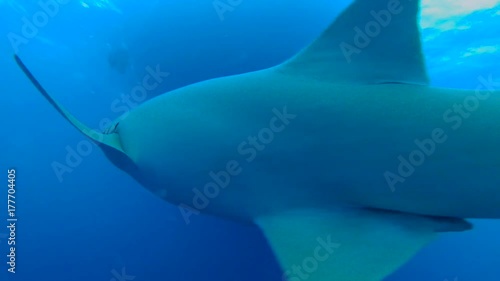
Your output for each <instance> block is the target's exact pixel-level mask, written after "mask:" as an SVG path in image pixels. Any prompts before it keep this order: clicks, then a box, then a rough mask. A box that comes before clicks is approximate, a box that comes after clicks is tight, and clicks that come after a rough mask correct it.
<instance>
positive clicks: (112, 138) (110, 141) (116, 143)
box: [14, 55, 123, 152]
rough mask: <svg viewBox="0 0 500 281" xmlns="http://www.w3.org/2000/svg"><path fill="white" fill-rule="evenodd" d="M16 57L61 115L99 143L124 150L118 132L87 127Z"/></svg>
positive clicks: (35, 84) (27, 75) (23, 69)
mask: <svg viewBox="0 0 500 281" xmlns="http://www.w3.org/2000/svg"><path fill="white" fill-rule="evenodd" d="M14 59H15V60H16V63H17V65H19V67H20V68H21V70H22V71H23V72H24V74H25V75H26V77H28V78H29V79H30V81H31V83H33V85H34V86H35V87H36V88H37V89H38V91H40V93H41V94H42V95H43V96H44V97H45V99H46V100H47V101H48V102H49V103H50V104H51V105H52V106H53V107H54V108H55V109H56V110H57V111H58V112H59V113H61V115H62V116H63V117H64V118H65V119H66V120H68V121H69V122H70V123H71V124H72V125H73V126H75V127H76V128H77V129H78V130H80V131H81V132H82V133H83V134H85V135H86V136H87V137H89V138H91V139H92V140H94V141H96V142H97V143H98V144H104V145H107V146H109V147H112V148H114V149H116V150H118V151H121V152H123V149H122V147H121V144H120V139H119V137H118V135H117V134H114V133H111V134H102V133H100V132H97V131H95V130H92V129H90V128H89V127H87V126H86V125H85V124H83V123H82V122H80V121H79V120H78V119H76V118H75V117H74V116H73V115H72V114H71V113H69V112H68V111H67V110H66V109H65V108H64V107H62V106H61V105H60V104H59V103H58V102H57V101H55V100H54V99H53V98H52V97H51V96H50V95H49V94H48V93H47V91H46V90H45V89H44V88H43V87H42V85H41V84H40V83H39V82H38V81H37V80H36V78H35V77H34V76H33V74H32V73H31V72H30V71H29V69H28V68H27V67H26V65H25V64H24V63H23V62H22V60H21V59H20V58H19V57H18V56H17V55H14Z"/></svg>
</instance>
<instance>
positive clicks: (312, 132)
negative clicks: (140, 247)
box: [16, 0, 500, 281]
mask: <svg viewBox="0 0 500 281" xmlns="http://www.w3.org/2000/svg"><path fill="white" fill-rule="evenodd" d="M418 2H419V1H401V2H399V1H396V0H391V1H386V0H357V1H355V2H354V3H353V4H352V5H351V6H350V7H349V8H347V9H346V10H345V11H344V12H343V13H342V14H341V15H340V16H339V17H338V18H337V19H336V20H335V21H334V23H332V25H331V26H330V27H329V28H328V29H327V30H326V31H325V33H324V34H323V35H322V36H321V37H320V38H318V39H317V40H316V41H315V42H314V43H313V44H311V45H310V46H309V47H308V48H306V49H305V50H304V51H302V52H301V53H299V54H297V55H296V56H295V57H293V58H291V59H290V60H289V61H287V62H285V63H283V64H281V65H278V66H276V67H272V68H269V69H265V70H262V71H257V72H252V73H246V74H241V75H236V76H230V77H223V78H218V79H213V80H209V81H205V82H200V83H197V84H194V85H190V86H187V87H184V88H181V89H178V90H175V91H172V92H170V93H167V94H164V95H162V96H159V97H156V98H154V99H152V100H150V101H147V102H146V103H144V104H143V105H141V106H139V107H138V108H136V109H134V110H133V111H132V112H130V114H128V115H127V116H125V117H124V118H120V119H119V120H117V121H116V123H115V124H114V125H113V126H112V128H110V129H109V130H108V131H107V132H106V133H98V132H94V131H92V130H90V129H89V128H88V127H86V126H85V125H84V124H82V123H80V122H79V121H78V120H77V119H76V118H75V117H73V116H72V115H71V114H70V113H69V112H68V111H67V110H65V109H64V108H63V107H62V106H61V105H59V104H58V103H57V102H56V101H54V100H53V99H52V98H51V97H50V95H49V94H48V93H47V92H46V91H45V90H44V89H43V87H42V86H41V85H40V84H39V83H38V82H37V81H36V79H35V78H34V77H33V75H32V74H31V73H29V71H28V69H27V68H26V66H25V65H24V64H23V63H22V62H21V60H20V59H19V58H18V57H16V60H17V62H18V63H19V65H20V66H21V68H22V69H23V71H24V72H25V73H26V74H27V76H28V77H29V78H30V79H31V81H32V82H33V83H34V84H35V86H37V88H38V89H39V90H40V91H41V93H42V94H43V95H44V96H45V97H46V98H47V99H48V100H49V102H51V104H52V105H53V106H54V107H55V108H56V109H57V110H58V111H59V112H60V113H61V114H62V115H63V116H64V117H65V118H66V119H68V120H69V121H70V122H71V123H72V124H73V125H74V126H75V127H77V128H78V129H79V130H80V131H82V132H83V133H84V134H86V135H87V136H89V137H90V138H92V139H93V140H95V141H96V142H97V143H99V144H101V146H102V148H103V150H104V152H105V153H106V155H107V156H108V157H109V159H110V160H111V161H112V162H113V163H114V164H115V165H116V166H118V167H119V168H120V169H122V170H124V171H126V172H127V173H128V174H130V175H131V176H133V177H134V178H135V179H136V180H137V181H138V182H140V183H141V184H142V185H144V186H145V187H146V188H148V189H150V190H151V191H152V192H154V193H155V194H157V195H158V196H159V197H161V198H163V199H165V200H166V201H168V202H171V203H173V204H176V205H178V206H179V207H180V210H181V212H183V215H185V216H189V215H191V214H193V213H195V212H196V213H197V212H201V213H206V214H211V215H216V216H221V217H225V218H228V219H234V220H238V221H245V222H252V223H255V224H257V225H258V226H259V227H260V228H261V229H262V231H263V233H264V235H265V236H266V237H267V238H268V241H269V243H270V245H271V247H272V248H273V250H274V251H275V253H276V257H277V258H278V260H279V261H280V264H281V265H282V267H283V271H284V274H285V276H286V278H288V280H289V281H296V280H306V279H307V280H310V281H326V280H335V281H337V280H338V281H352V280H355V281H358V280H359V281H377V280H382V279H383V278H384V277H385V276H387V275H388V274H390V273H391V272H393V271H394V270H396V269H397V268H398V267H399V266H400V265H402V264H403V263H405V262H406V261H407V260H408V259H410V258H411V257H412V256H413V255H414V254H415V253H416V252H417V251H418V250H419V249H421V248H422V247H423V246H425V245H426V244H427V243H429V242H430V241H432V240H433V239H434V237H435V236H436V235H437V233H438V232H443V231H463V230H468V229H470V228H471V225H470V224H469V223H468V222H466V221H465V220H464V219H467V218H499V217H500V204H499V203H500V189H499V188H498V187H499V186H500V176H499V174H500V165H498V163H499V162H500V154H498V153H495V150H496V146H497V145H498V143H499V140H500V123H499V122H498V120H499V119H500V110H499V108H500V92H498V91H495V89H494V86H498V85H496V84H495V83H494V82H492V81H489V78H488V77H485V78H481V79H480V82H478V85H479V86H478V89H477V90H457V89H440V88H433V87H430V86H429V85H428V84H429V83H428V78H427V75H426V72H425V65H424V60H423V56H422V52H421V46H420V45H421V43H420V36H419V31H418V26H417V14H418V8H419V3H418ZM375 24H378V29H373V28H374V26H375ZM370 25H371V27H370ZM360 27H361V28H360ZM375 27H376V26H375ZM363 28H364V30H363ZM370 28H371V29H370ZM370 30H371V31H370ZM376 30H378V32H375V31H376ZM360 31H361V33H360ZM370 32H371V33H370ZM367 34H368V35H367ZM370 34H371V35H374V36H371V35H370ZM375 35H376V36H375ZM361 43H363V44H361ZM360 44H361V45H362V46H360ZM463 171H467V172H466V173H465V172H463ZM479 179H480V180H479ZM478 183H480V184H478ZM318 245H321V246H322V249H324V250H325V253H326V255H325V254H324V253H323V254H321V255H320V254H319V251H316V249H317V246H318Z"/></svg>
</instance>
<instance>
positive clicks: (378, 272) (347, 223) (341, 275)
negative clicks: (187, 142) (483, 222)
mask: <svg viewBox="0 0 500 281" xmlns="http://www.w3.org/2000/svg"><path fill="white" fill-rule="evenodd" d="M256 223H257V224H258V225H259V226H260V228H261V229H262V230H263V232H264V235H265V236H266V237H267V239H268V241H269V243H270V245H271V247H272V248H273V250H274V252H275V254H276V256H277V258H278V260H279V262H280V264H281V266H282V268H283V271H284V274H285V275H286V278H288V279H286V278H284V279H283V280H290V281H292V280H309V281H332V280H335V281H353V280H363V281H380V280H382V279H383V278H384V277H386V276H387V275H389V274H391V273H392V272H394V271H395V270H396V269H397V268H399V267H400V266H401V265H402V264H404V263H405V262H406V261H408V260H409V259H410V258H411V257H413V255H414V254H415V253H417V252H418V251H419V250H420V249H421V248H422V247H424V246H425V245H426V244H427V243H429V242H430V241H432V240H433V238H434V237H435V236H436V232H440V231H461V230H467V229H470V227H471V225H470V224H469V223H467V222H465V221H463V220H461V219H442V220H441V219H439V218H427V217H420V216H416V215H410V214H404V213H395V212H386V211H378V210H364V209H363V210H346V211H341V210H338V211H324V210H301V211H296V212H293V213H287V214H281V215H274V216H268V217H264V218H260V219H258V220H257V221H256ZM294 277H295V278H294Z"/></svg>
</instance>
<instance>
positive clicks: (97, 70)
mask: <svg viewBox="0 0 500 281" xmlns="http://www.w3.org/2000/svg"><path fill="white" fill-rule="evenodd" d="M49 2H52V3H57V11H56V10H54V9H53V10H52V11H53V13H52V14H50V15H49V14H47V15H46V18H44V16H43V15H42V14H40V12H41V11H42V12H44V11H45V10H44V8H43V3H49ZM350 2H351V1H348V0H339V1H333V0H314V1H299V0H286V1H285V0H274V1H269V0H267V1H264V0H231V1H230V0H220V1H213V0H163V1H153V0H145V1H126V0H116V1H106V0H88V1H87V0H80V1H78V0H64V1H63V0H61V1H59V2H53V1H50V0H42V1H40V2H38V1H27V0H17V1H15V0H0V77H1V83H0V105H2V107H1V109H2V110H1V111H0V122H1V131H0V281H4V280H5V281H10V280H22V281H38V280H40V281H83V280H85V281H88V280H92V281H129V280H134V281H159V280H173V281H176V280H183V281H191V280H193V281H195V280H196V281H198V280H204V281H236V280H239V281H247V280H248V281H250V280H252V281H253V280H265V281H273V280H276V281H277V280H281V275H282V274H281V270H280V269H279V266H278V264H277V262H276V261H275V259H274V257H273V254H272V252H271V250H270V249H269V247H268V246H267V244H266V241H265V239H264V237H263V236H262V235H261V234H260V231H259V230H258V229H257V228H256V227H253V226H248V225H241V224H237V223H233V222H228V221H224V220H221V219H218V218H213V217H206V216H193V217H191V220H190V222H189V223H186V222H185V220H184V219H183V217H182V216H181V214H180V212H179V210H178V208H177V207H176V206H173V205H170V204H168V203H166V202H164V201H162V200H160V199H159V198H157V197H156V196H154V195H153V194H151V193H149V192H148V191H147V190H146V189H144V188H142V187H141V186H140V185H139V184H138V183H136V182H135V181H133V180H132V179H131V178H130V177H129V176H127V175H126V174H124V173H123V172H122V171H120V170H118V169H117V168H116V167H114V166H113V165H112V164H111V163H110V162H109V161H108V160H107V159H106V158H105V157H104V154H103V153H102V152H101V151H100V150H99V149H97V147H95V146H91V147H90V148H89V146H87V145H86V144H87V142H86V139H85V138H84V137H83V135H82V134H80V133H79V132H78V131H77V130H76V129H74V128H73V127H72V126H71V125H70V124H69V123H68V122H67V121H66V120H64V119H63V118H61V116H60V115H59V113H57V112H56V111H55V110H54V109H53V108H52V107H51V105H50V104H49V103H48V102H47V101H46V100H44V98H43V97H42V96H41V95H40V94H39V93H38V92H37V90H36V89H35V88H34V87H33V85H32V84H31V83H30V82H29V81H28V80H27V79H26V77H25V76H24V75H23V73H22V72H21V71H20V70H19V68H18V67H17V65H16V64H15V62H14V60H13V58H12V55H13V54H14V53H15V52H16V53H18V54H19V56H20V57H21V58H22V59H23V60H24V62H25V63H26V64H27V65H28V67H29V68H30V69H31V70H32V72H33V73H34V75H35V76H36V77H37V78H38V80H39V81H40V82H41V83H42V84H43V85H44V87H45V88H46V89H47V90H48V91H49V92H50V93H51V94H52V95H53V96H54V97H55V98H56V99H57V100H58V101H59V102H60V103H61V104H63V105H64V106H65V107H67V108H68V109H69V110H70V111H71V112H72V113H73V114H74V115H76V116H77V117H78V118H79V119H80V120H81V121H83V122H84V123H86V124H89V125H91V127H94V128H99V127H100V126H101V125H102V123H103V122H104V123H105V122H106V120H108V119H110V120H113V119H115V118H117V117H118V116H120V115H121V114H123V113H125V112H127V111H128V110H131V109H133V107H135V106H137V104H139V103H140V102H141V101H143V100H146V99H149V98H152V97H154V96H157V95H159V94H161V93H164V92H166V91H170V90H172V89H175V88H178V87H181V86H184V85H187V84H190V83H194V82H197V81H200V80H205V79H209V78H214V77H220V76H225V75H230V74H237V73H243V72H248V71H252V70H258V69H262V68H266V67H270V66H273V65H276V64H278V63H280V62H282V61H284V60H286V59H287V58H289V57H290V56H292V55H294V54H295V53H296V52H297V51H299V50H300V49H302V48H303V47H305V46H307V44H309V43H310V42H311V41H312V40H314V39H315V38H316V37H317V36H318V35H319V34H320V33H321V32H322V31H323V30H324V28H326V27H327V26H328V25H329V24H330V23H331V21H332V20H333V19H334V18H335V16H336V15H338V14H339V13H340V12H341V11H342V9H344V8H345V7H346V6H347V5H348V4H349V3H350ZM41 3H42V4H41ZM422 6H423V9H422V18H421V26H422V40H423V42H424V44H423V46H424V52H425V56H426V61H427V66H428V72H429V76H430V77H431V80H432V84H433V85H435V86H442V87H454V88H468V89H475V88H476V86H477V85H478V83H479V80H478V79H479V77H490V76H492V77H493V78H494V79H495V80H498V81H500V28H499V27H500V1H499V0H476V1H465V0H457V1H451V0H449V1H433V2H431V0H427V1H423V4H422ZM53 7H55V6H53ZM221 7H225V8H221ZM34 23H38V26H37V25H35V24H34ZM42 23H43V24H42ZM30 24H31V25H32V26H28V25H30ZM394 40H395V41H396V40H397V38H394ZM157 67H159V68H160V69H161V70H162V71H164V72H168V73H169V75H168V77H166V78H165V79H163V81H162V82H161V83H159V85H158V87H156V88H155V89H153V90H151V91H148V92H147V93H146V94H145V95H142V96H140V97H136V98H135V100H134V99H133V100H126V99H124V97H126V96H127V95H128V94H130V93H131V90H132V89H133V88H134V87H135V86H136V85H137V84H139V83H141V81H142V78H143V77H144V76H145V75H146V74H147V73H148V69H151V68H152V69H155V68H157ZM387 110H391V109H390V108H388V109H387ZM499 110H500V108H499ZM499 122H500V120H499ZM145 126H147V124H145ZM201 141H202V140H201ZM367 145H368V144H367ZM499 146H500V144H499ZM79 152H84V153H79ZM61 167H65V168H64V169H62V168H61ZM12 168H14V169H16V200H15V201H16V217H17V218H18V221H17V222H16V240H15V241H16V253H15V255H16V273H15V274H13V273H10V272H8V271H7V269H8V267H9V265H8V264H7V261H8V259H9V258H8V257H7V255H9V247H10V246H8V244H7V243H8V235H9V229H7V225H8V223H7V214H8V213H7V195H8V193H7V190H8V188H7V185H8V182H7V170H8V169H12ZM456 172H457V173H467V171H456ZM499 176H500V175H499ZM477 184H478V185H480V184H481V179H480V178H478V179H477ZM2 185H3V186H2ZM499 188H500V187H499ZM473 223H474V224H475V229H474V230H473V231H469V232H464V233H449V234H443V235H441V236H440V239H439V240H437V241H436V242H434V243H433V244H431V245H430V246H428V247H426V248H425V249H424V250H422V251H421V252H420V253H419V254H418V255H417V256H415V257H414V258H413V259H412V260H411V261H410V262H409V263H408V264H406V265H405V266H403V267H402V268H401V269H400V270H399V271H397V272H396V273H394V274H393V275H392V276H391V277H389V278H388V279H387V280H389V281H398V280H403V281H417V280H419V281H421V280H425V281H432V280H435V281H443V280H448V281H459V280H460V281H464V280H474V281H477V280H481V281H498V280H500V235H499V234H500V221H489V220H481V221H478V220H474V221H473ZM353 281H356V280H353Z"/></svg>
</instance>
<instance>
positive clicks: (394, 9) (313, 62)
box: [281, 0, 428, 85]
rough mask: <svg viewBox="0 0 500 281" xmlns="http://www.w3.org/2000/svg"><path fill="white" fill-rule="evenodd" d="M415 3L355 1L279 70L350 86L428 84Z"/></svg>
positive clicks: (404, 1)
mask: <svg viewBox="0 0 500 281" xmlns="http://www.w3.org/2000/svg"><path fill="white" fill-rule="evenodd" d="M419 4H420V1H417V0H413V1H412V0H401V1H399V0H356V1H355V2H354V3H353V4H351V6H349V7H348V8H347V9H346V10H345V11H344V12H343V13H342V14H341V15H340V16H339V17H338V18H337V19H336V20H335V21H334V22H333V24H332V25H330V27H328V29H327V30H326V31H325V32H324V33H323V34H322V35H321V36H320V37H319V38H318V39H317V40H316V41H315V42H314V43H313V44H311V45H310V46H309V47H307V48H306V49H304V50H303V51H302V52H300V53H299V54H298V55H296V56H295V57H293V58H292V59H290V60H289V61H287V62H285V63H284V64H283V65H282V68H281V69H282V70H283V71H285V72H288V73H293V74H298V75H308V76H312V77H314V78H316V79H322V80H328V81H338V82H341V81H342V82H348V83H349V82H350V83H353V82H354V83H363V84H366V83H368V84H371V83H408V84H423V85H427V84H428V78H427V74H426V70H425V63H424V57H423V55H422V50H421V41H420V31H419V26H418V14H419V6H420V5H419Z"/></svg>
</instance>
